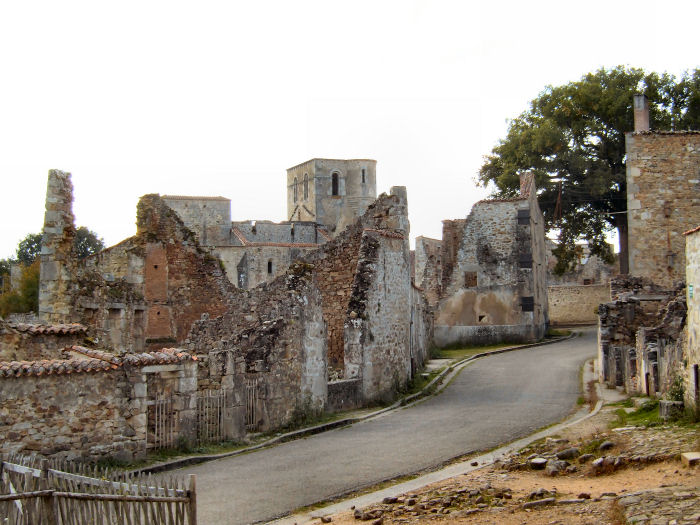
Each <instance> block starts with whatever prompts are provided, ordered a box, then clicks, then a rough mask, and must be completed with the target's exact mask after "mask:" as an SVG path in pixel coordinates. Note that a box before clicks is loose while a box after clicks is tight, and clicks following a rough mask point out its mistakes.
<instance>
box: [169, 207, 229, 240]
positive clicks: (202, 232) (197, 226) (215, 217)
mask: <svg viewBox="0 0 700 525" xmlns="http://www.w3.org/2000/svg"><path fill="white" fill-rule="evenodd" d="M161 198H162V199H163V200H164V201H165V203H166V204H167V205H168V206H169V207H170V208H172V209H173V210H174V211H175V213H177V214H178V216H179V217H180V219H181V220H182V222H183V223H184V224H185V225H186V226H187V228H189V229H190V230H192V231H193V232H194V233H195V235H196V236H197V242H199V244H200V245H201V246H219V245H225V244H230V236H231V200H230V199H227V198H225V197H192V196H187V195H163V196H162V197H161Z"/></svg>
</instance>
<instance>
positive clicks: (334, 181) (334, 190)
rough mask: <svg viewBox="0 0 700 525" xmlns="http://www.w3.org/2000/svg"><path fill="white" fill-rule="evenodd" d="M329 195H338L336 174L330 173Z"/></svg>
mask: <svg viewBox="0 0 700 525" xmlns="http://www.w3.org/2000/svg"><path fill="white" fill-rule="evenodd" d="M331 195H338V174H337V173H333V175H331Z"/></svg>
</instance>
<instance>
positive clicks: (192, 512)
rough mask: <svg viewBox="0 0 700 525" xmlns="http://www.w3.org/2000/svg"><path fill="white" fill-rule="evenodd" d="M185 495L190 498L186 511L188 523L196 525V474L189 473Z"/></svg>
mask: <svg viewBox="0 0 700 525" xmlns="http://www.w3.org/2000/svg"><path fill="white" fill-rule="evenodd" d="M187 497H188V498H189V499H190V502H189V508H188V509H187V513H188V515H189V520H190V523H189V525H197V475H196V474H190V486H189V488H188V489H187Z"/></svg>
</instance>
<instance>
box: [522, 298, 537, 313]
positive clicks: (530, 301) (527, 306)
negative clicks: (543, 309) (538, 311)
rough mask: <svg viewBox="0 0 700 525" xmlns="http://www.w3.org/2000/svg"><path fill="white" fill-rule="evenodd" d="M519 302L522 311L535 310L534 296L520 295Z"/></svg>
mask: <svg viewBox="0 0 700 525" xmlns="http://www.w3.org/2000/svg"><path fill="white" fill-rule="evenodd" d="M520 304H521V306H522V309H523V312H534V311H535V298H534V296H527V297H521V298H520Z"/></svg>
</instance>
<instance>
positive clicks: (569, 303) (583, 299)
mask: <svg viewBox="0 0 700 525" xmlns="http://www.w3.org/2000/svg"><path fill="white" fill-rule="evenodd" d="M547 299H548V301H549V320H550V322H551V323H552V325H571V324H596V323H597V322H598V306H599V305H600V304H601V303H609V302H610V285H609V284H596V285H587V286H580V285H579V286H548V287H547Z"/></svg>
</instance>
